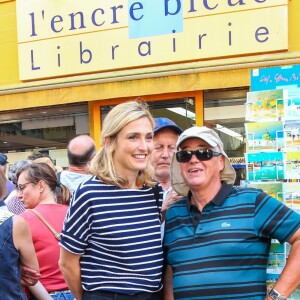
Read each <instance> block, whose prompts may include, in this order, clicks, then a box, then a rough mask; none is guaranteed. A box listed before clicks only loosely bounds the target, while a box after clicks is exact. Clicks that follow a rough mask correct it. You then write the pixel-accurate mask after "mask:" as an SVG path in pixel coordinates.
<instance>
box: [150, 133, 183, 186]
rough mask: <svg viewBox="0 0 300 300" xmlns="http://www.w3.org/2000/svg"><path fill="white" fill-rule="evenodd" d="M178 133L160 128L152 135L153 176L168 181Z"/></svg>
mask: <svg viewBox="0 0 300 300" xmlns="http://www.w3.org/2000/svg"><path fill="white" fill-rule="evenodd" d="M177 139H178V134H177V133H176V132H175V131H174V130H172V129H169V128H166V129H162V130H160V131H158V132H157V133H156V134H155V135H154V149H153V152H152V164H153V167H154V172H155V178H156V180H158V181H159V182H160V180H164V181H168V180H169V179H170V165H171V160H172V157H173V154H174V152H175V149H176V142H177Z"/></svg>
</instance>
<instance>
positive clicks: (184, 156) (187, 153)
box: [176, 149, 222, 163]
mask: <svg viewBox="0 0 300 300" xmlns="http://www.w3.org/2000/svg"><path fill="white" fill-rule="evenodd" d="M193 155H196V157H197V159H198V160H201V161H206V160H210V159H212V158H213V157H214V156H220V155H222V153H220V152H215V151H213V150H211V149H198V150H184V151H179V152H176V160H177V161H178V162H180V163H183V162H189V161H190V160H191V158H192V156H193Z"/></svg>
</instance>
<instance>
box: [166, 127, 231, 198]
mask: <svg viewBox="0 0 300 300" xmlns="http://www.w3.org/2000/svg"><path fill="white" fill-rule="evenodd" d="M190 138H198V139H201V140H203V141H205V142H206V143H208V144H209V145H210V146H211V147H213V148H215V147H218V148H219V151H220V152H221V153H222V155H223V156H224V158H225V164H224V169H223V170H222V171H221V172H220V179H221V181H225V182H226V183H228V184H233V183H234V181H235V177H236V173H235V170H234V169H233V167H232V165H231V163H230V161H229V158H228V156H227V154H226V153H225V151H224V146H223V143H222V141H221V139H220V137H219V135H218V134H217V133H216V132H215V131H214V130H213V129H210V128H207V127H205V126H202V127H199V126H194V127H191V128H188V129H186V130H185V131H184V132H183V133H182V134H181V135H180V136H179V138H178V140H177V143H176V149H177V150H178V148H179V146H180V145H181V144H182V142H183V141H185V140H187V139H190ZM171 185H172V187H173V189H174V190H175V191H176V192H177V193H178V194H180V195H182V196H187V194H188V191H189V187H188V186H187V184H186V183H185V182H184V179H183V177H182V175H181V169H180V163H179V162H178V161H177V160H176V155H175V154H174V155H173V158H172V163H171Z"/></svg>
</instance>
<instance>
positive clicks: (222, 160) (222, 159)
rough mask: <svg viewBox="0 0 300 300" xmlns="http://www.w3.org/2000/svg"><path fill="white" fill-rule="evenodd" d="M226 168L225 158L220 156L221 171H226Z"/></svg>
mask: <svg viewBox="0 0 300 300" xmlns="http://www.w3.org/2000/svg"><path fill="white" fill-rule="evenodd" d="M224 168H225V157H224V155H220V171H222V170H224Z"/></svg>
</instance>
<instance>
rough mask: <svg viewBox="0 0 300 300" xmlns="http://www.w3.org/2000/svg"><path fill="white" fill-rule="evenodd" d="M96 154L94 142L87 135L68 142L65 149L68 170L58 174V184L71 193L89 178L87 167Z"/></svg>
mask: <svg viewBox="0 0 300 300" xmlns="http://www.w3.org/2000/svg"><path fill="white" fill-rule="evenodd" d="M95 153H96V145H95V142H94V140H93V139H92V138H91V137H89V136H88V135H79V136H77V137H75V138H73V139H72V140H70V142H69V144H68V148H67V154H68V161H69V166H68V170H65V171H62V172H61V173H60V179H59V180H60V182H61V183H62V184H64V185H65V186H67V187H68V188H69V190H70V191H71V192H72V193H73V192H74V191H75V190H76V189H77V187H78V185H79V184H80V183H81V182H82V181H84V180H86V179H88V178H90V177H91V175H90V174H89V166H90V162H91V160H92V158H93V157H94V156H95Z"/></svg>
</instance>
